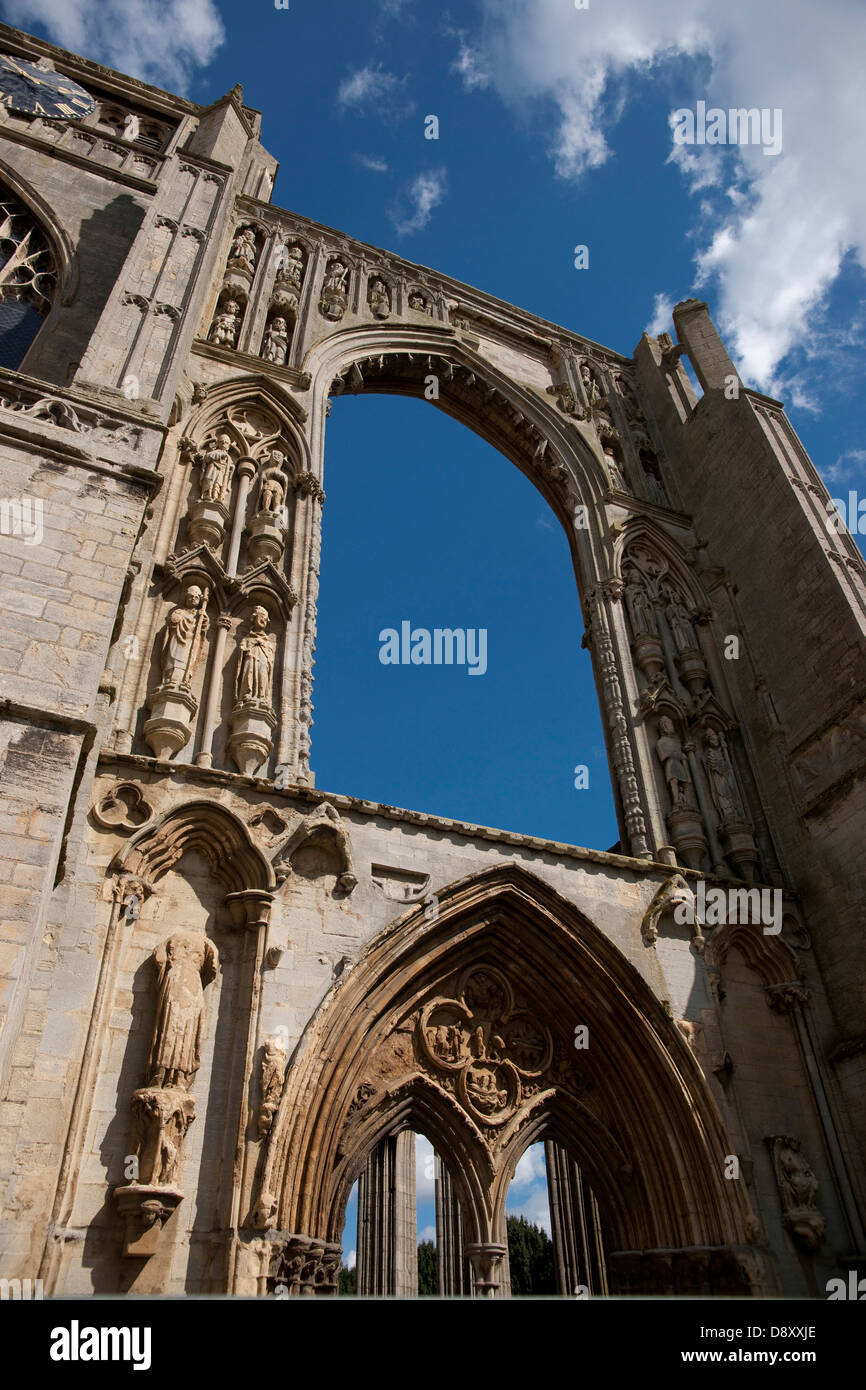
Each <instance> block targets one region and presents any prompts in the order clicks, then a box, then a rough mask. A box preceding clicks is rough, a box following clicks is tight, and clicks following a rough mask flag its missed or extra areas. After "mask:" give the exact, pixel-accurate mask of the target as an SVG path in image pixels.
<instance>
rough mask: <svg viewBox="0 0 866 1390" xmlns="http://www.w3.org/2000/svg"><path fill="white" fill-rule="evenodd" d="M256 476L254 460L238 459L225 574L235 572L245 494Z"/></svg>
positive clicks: (245, 512) (243, 520) (244, 517)
mask: <svg viewBox="0 0 866 1390" xmlns="http://www.w3.org/2000/svg"><path fill="white" fill-rule="evenodd" d="M255 476H256V461H255V459H252V458H242V459H239V460H238V490H237V496H236V497H235V513H234V516H233V517H232V534H231V539H230V541H229V557H228V560H227V561H226V574H227V575H235V574H237V568H238V555H239V554H240V549H241V536H242V535H243V529H244V522H245V521H246V515H247V496H248V495H249V490H250V483H251V482H252V480H253V478H254V477H255Z"/></svg>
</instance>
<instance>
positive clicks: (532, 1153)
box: [509, 1144, 547, 1190]
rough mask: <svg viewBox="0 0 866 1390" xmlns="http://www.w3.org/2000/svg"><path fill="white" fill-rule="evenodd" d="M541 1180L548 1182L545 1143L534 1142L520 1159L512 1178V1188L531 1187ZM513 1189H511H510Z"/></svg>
mask: <svg viewBox="0 0 866 1390" xmlns="http://www.w3.org/2000/svg"><path fill="white" fill-rule="evenodd" d="M539 1181H542V1182H545V1183H546V1182H547V1168H546V1166H545V1162H544V1145H543V1144H533V1145H532V1147H531V1148H529V1149H527V1150H526V1153H525V1154H524V1155H523V1157H522V1158H521V1159H520V1161H519V1163H518V1165H517V1167H516V1168H515V1170H514V1177H513V1178H512V1179H511V1188H512V1189H513V1188H517V1189H518V1190H519V1189H520V1188H523V1187H531V1186H532V1184H533V1183H537V1182H539ZM509 1190H511V1189H509Z"/></svg>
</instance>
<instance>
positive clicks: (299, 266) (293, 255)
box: [277, 246, 304, 290]
mask: <svg viewBox="0 0 866 1390" xmlns="http://www.w3.org/2000/svg"><path fill="white" fill-rule="evenodd" d="M277 276H278V278H279V279H280V280H281V281H283V282H286V283H288V284H291V285H294V287H295V289H296V290H299V289H300V288H301V283H302V281H303V278H304V253H303V251H302V250H301V248H300V246H284V247H283V249H282V250H281V252H280V258H279V260H278V262H277Z"/></svg>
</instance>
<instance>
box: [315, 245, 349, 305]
mask: <svg viewBox="0 0 866 1390" xmlns="http://www.w3.org/2000/svg"><path fill="white" fill-rule="evenodd" d="M348 285H349V270H348V267H347V266H345V265H344V264H343V262H342V261H339V260H338V261H332V262H331V264H330V265H329V266H328V269H327V271H326V273H325V281H324V284H323V285H322V297H321V299H320V301H319V307H320V309H321V311H322V313H323V314H324V316H325V318H326V319H341V318H342V317H343V315H344V314H345V312H346V309H347V308H348V307H349V296H348Z"/></svg>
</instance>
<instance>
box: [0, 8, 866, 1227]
mask: <svg viewBox="0 0 866 1390" xmlns="http://www.w3.org/2000/svg"><path fill="white" fill-rule="evenodd" d="M0 12H2V16H3V18H4V19H5V20H6V21H7V22H9V23H14V24H19V25H20V26H21V27H23V28H26V29H30V30H31V31H33V32H38V33H40V34H42V35H44V36H45V37H48V38H50V39H52V40H53V41H54V42H57V43H60V44H63V45H64V46H66V47H68V48H71V49H73V50H75V51H77V52H82V53H85V54H87V55H88V56H89V57H92V58H95V59H97V60H99V61H102V62H105V63H107V64H109V65H111V66H114V67H118V68H120V69H121V70H122V71H125V72H130V73H132V74H134V75H138V76H141V77H144V78H145V79H146V80H148V81H151V82H155V83H156V84H157V85H161V86H165V87H167V88H169V89H170V90H173V91H184V92H185V93H186V94H187V95H189V96H190V97H192V98H193V99H195V100H197V101H200V102H209V101H211V100H213V99H214V98H216V97H217V96H219V95H221V94H222V93H223V92H225V91H227V90H228V89H229V88H230V87H232V86H233V85H234V84H235V83H236V82H238V81H240V82H241V83H242V84H243V87H244V95H245V100H246V102H247V103H248V104H249V105H251V106H255V107H258V108H260V109H261V110H262V112H263V141H264V143H265V145H266V147H267V148H268V149H269V150H270V151H271V152H272V153H273V154H274V155H275V156H276V157H277V158H278V159H279V160H280V165H281V167H280V173H279V176H278V179H277V182H276V186H275V188H274V193H273V201H274V202H275V203H276V204H278V205H280V206H282V207H285V208H290V209H292V210H295V211H297V212H300V213H302V214H304V215H306V216H308V217H311V218H314V219H316V220H318V221H321V222H324V223H326V224H328V225H329V226H332V227H337V228H340V229H342V230H344V231H346V232H349V233H350V234H352V235H353V236H356V237H359V238H361V239H363V240H366V241H369V242H372V243H373V244H375V245H380V246H384V247H388V248H392V249H394V250H396V251H399V252H400V253H401V254H402V255H404V256H406V257H408V258H409V259H410V260H413V261H417V262H420V263H422V264H425V265H429V266H433V267H435V268H437V269H439V270H442V271H444V272H446V273H447V274H449V275H452V276H454V277H456V278H457V279H460V280H463V281H466V282H468V283H470V284H473V285H476V286H478V287H479V288H481V289H483V290H486V291H488V292H490V293H491V294H494V295H496V296H499V297H500V298H502V299H505V300H509V301H511V302H513V303H516V304H518V305H520V306H521V307H523V308H525V309H528V310H531V311H533V312H535V313H537V314H539V315H541V316H543V317H545V318H548V319H551V320H553V321H555V322H558V323H561V324H563V325H565V326H566V327H568V328H570V329H573V330H575V331H577V332H579V333H582V334H585V335H587V336H589V337H590V338H593V339H595V340H597V341H598V342H601V343H604V344H606V345H607V346H609V347H611V348H614V349H616V350H618V351H620V352H624V353H631V352H632V351H633V349H634V347H635V345H636V343H637V342H638V340H639V338H640V335H641V333H642V332H643V331H644V329H648V330H649V331H651V332H653V333H657V332H659V331H662V330H668V329H670V328H671V323H670V310H671V308H672V306H673V304H675V303H676V302H677V301H678V300H680V299H684V298H686V297H688V296H690V295H698V296H700V297H702V298H706V299H707V300H708V301H709V304H710V308H711V311H712V313H713V316H714V318H715V319H716V322H717V324H718V325H719V327H720V329H721V331H722V332H723V335H724V337H725V339H726V342H727V344H728V347H729V349H730V350H731V352H732V355H733V356H734V358H735V360H736V361H737V364H738V366H739V368H740V371H741V374H742V375H743V377H744V379H745V380H746V381H747V382H748V384H750V385H753V386H755V387H757V388H758V389H760V390H763V391H765V392H767V393H768V394H771V395H777V396H779V397H781V398H782V399H783V400H785V402H786V403H787V405H788V410H789V414H790V416H791V419H792V421H793V423H794V426H795V428H796V429H797V430H798V432H799V434H800V435H801V437H802V439H803V441H804V443H805V445H806V448H807V449H808V450H809V452H810V454H811V456H812V458H813V460H814V461H815V463H816V465H817V467H818V468H819V470H820V471H821V472H822V474H823V476H824V478H825V481H826V482H827V483H828V486H829V487H830V490H831V493H833V495H835V496H847V493H848V491H849V489H853V490H855V491H857V492H858V495H860V494H863V493H864V492H866V484H864V478H863V473H864V463H866V443H864V438H863V406H862V401H863V396H864V368H863V362H864V355H863V346H864V327H866V315H864V276H863V269H864V265H866V179H864V177H863V150H864V149H866V103H864V98H863V72H864V70H866V5H864V4H863V3H862V0H821V3H820V4H816V3H814V0H727V3H725V4H724V5H720V4H718V3H717V0H652V3H647V0H589V8H588V9H583V10H578V9H577V8H576V7H575V5H574V3H573V0H461V3H459V4H452V5H451V6H450V8H449V7H448V6H447V5H446V6H431V5H429V4H426V3H423V0H363V3H358V0H290V7H289V9H287V10H278V9H277V8H276V7H275V6H274V5H273V4H271V3H269V0H244V3H239V0H137V3H136V4H134V5H131V4H128V3H125V0H0ZM699 100H703V101H706V102H708V103H709V104H710V105H711V106H712V105H716V106H720V107H722V108H728V107H730V106H757V107H760V108H768V109H769V110H775V109H779V110H781V112H782V115H783V132H784V134H783V145H782V151H781V153H780V154H779V155H778V156H767V155H764V153H763V150H762V149H761V148H760V147H749V146H723V145H722V146H702V147H697V146H691V147H688V146H675V145H674V143H673V140H672V132H671V126H670V122H669V117H670V114H671V113H672V112H673V111H674V110H676V109H678V108H684V107H690V108H691V107H694V106H695V104H696V103H697V102H698V101H699ZM429 115H436V116H437V117H438V120H439V139H438V140H427V139H425V134H424V132H425V118H426V117H427V116H429ZM578 244H580V245H586V246H587V247H588V248H589V268H588V269H587V270H582V271H578V270H576V269H575V268H574V247H575V246H576V245H578ZM325 487H326V491H327V495H328V500H327V503H326V506H325V514H324V515H325V521H324V542H323V555H322V562H323V563H322V580H321V603H320V613H319V645H318V651H317V665H316V688H315V692H314V700H315V704H316V711H315V719H316V723H315V726H314V728H313V756H312V762H313V767H314V769H315V771H316V775H317V781H318V784H319V785H320V786H322V787H325V788H327V789H329V790H332V791H339V792H349V793H353V794H356V795H359V796H363V797H369V798H372V799H379V800H383V801H387V802H391V803H395V804H398V805H403V806H411V807H414V808H417V809H424V810H428V811H434V812H438V813H441V814H444V815H448V816H454V817H457V818H461V819H466V820H469V821H474V822H483V823H486V824H490V825H497V826H501V827H504V828H509V829H518V830H524V831H528V832H531V833H536V834H539V835H542V836H544V837H552V838H557V839H563V840H568V841H571V842H573V843H578V844H587V845H591V846H595V847H598V848H602V849H604V848H608V847H609V846H610V845H611V844H613V842H614V841H615V840H616V838H617V831H616V826H615V819H614V816H613V811H612V801H611V794H610V787H609V781H608V777H607V772H606V768H605V761H604V754H603V740H602V735H601V729H600V725H599V717H598V710H597V706H596V700H595V691H594V685H593V681H592V675H591V670H590V665H589V660H588V657H587V654H586V653H585V652H583V651H581V649H580V638H581V633H582V621H581V617H580V611H579V606H578V602H577V595H576V590H575V584H574V577H573V573H572V569H571V564H570V559H569V554H568V549H567V545H566V542H565V538H564V536H563V534H562V532H561V530H560V529H559V527H558V524H557V523H556V522H555V521H554V519H553V517H552V515H551V514H550V513H549V511H548V510H547V508H546V506H545V504H544V502H543V501H542V500H541V498H540V497H539V496H538V495H537V494H536V493H535V492H534V490H533V489H532V488H531V486H530V485H529V484H528V483H527V481H526V480H525V479H524V478H523V477H522V476H521V475H520V474H519V473H518V472H517V471H516V470H515V469H513V468H512V467H511V466H510V465H509V464H508V463H507V462H506V461H505V460H504V459H503V458H502V457H500V456H499V455H498V454H496V453H495V452H494V451H493V450H492V449H491V448H490V447H489V446H488V445H486V444H484V443H483V442H482V441H481V440H479V439H477V438H476V437H475V436H473V435H472V434H470V433H469V432H468V431H467V430H465V429H463V428H462V427H460V426H458V425H457V424H456V423H454V422H453V421H451V420H449V419H447V418H445V417H444V416H442V415H440V414H439V413H437V411H436V410H435V409H434V408H433V407H432V406H430V405H428V404H426V403H424V402H416V401H408V400H403V399H398V398H389V397H358V398H354V397H343V398H340V399H338V400H336V401H335V402H334V407H333V411H332V414H331V418H330V420H329V424H328V434H327V445H326V476H325ZM731 505H732V506H736V498H735V497H732V498H731ZM767 524H768V525H772V518H768V520H767ZM858 539H859V538H858ZM404 619H408V620H410V621H411V622H412V623H413V625H416V626H427V627H430V628H433V627H436V626H442V627H448V626H451V627H455V626H457V627H466V628H468V627H476V628H477V627H483V628H485V629H486V630H487V633H488V667H487V672H486V674H485V675H484V676H480V677H477V678H476V677H471V676H469V675H468V673H467V672H466V670H465V669H461V668H454V667H452V668H436V667H415V668H413V667H408V668H407V667H390V666H383V665H382V664H381V663H380V662H379V659H378V656H379V642H378V634H379V632H380V630H382V629H383V628H386V627H399V624H400V622H401V621H402V620H404ZM578 764H583V765H585V766H587V767H588V768H589V788H588V790H581V791H578V790H576V789H575V787H574V775H573V773H574V768H575V766H576V765H578ZM423 1157H424V1149H423V1145H420V1144H419V1165H420V1173H419V1229H420V1230H422V1231H423V1230H424V1229H425V1228H426V1227H427V1226H429V1225H431V1224H432V1220H433V1217H432V1209H431V1206H430V1193H429V1192H428V1191H427V1188H426V1187H425V1181H426V1180H425V1178H424V1174H423ZM519 1178H520V1181H519V1182H517V1183H516V1184H515V1185H514V1186H513V1188H512V1201H511V1206H510V1209H511V1210H523V1211H524V1212H525V1213H526V1214H527V1215H528V1216H530V1217H531V1219H536V1220H538V1219H541V1218H542V1217H543V1215H544V1184H543V1180H542V1178H541V1176H540V1172H539V1171H538V1168H537V1165H536V1160H535V1158H534V1157H532V1156H531V1155H530V1156H527V1158H526V1159H525V1161H524V1164H523V1167H522V1169H521V1172H520V1174H519ZM349 1226H350V1228H351V1227H352V1221H351V1220H350V1223H349ZM352 1243H353V1242H352V1238H350V1237H349V1234H348V1231H347V1251H348V1249H350V1248H351V1246H352Z"/></svg>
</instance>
